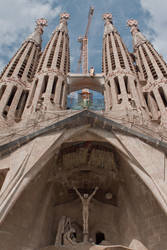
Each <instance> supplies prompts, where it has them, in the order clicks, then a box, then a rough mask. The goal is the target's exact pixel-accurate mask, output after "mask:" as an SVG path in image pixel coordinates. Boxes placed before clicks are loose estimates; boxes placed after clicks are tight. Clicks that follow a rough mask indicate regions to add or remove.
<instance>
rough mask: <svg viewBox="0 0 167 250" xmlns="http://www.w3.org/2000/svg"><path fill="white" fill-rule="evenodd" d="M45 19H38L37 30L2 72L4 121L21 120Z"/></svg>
mask: <svg viewBox="0 0 167 250" xmlns="http://www.w3.org/2000/svg"><path fill="white" fill-rule="evenodd" d="M46 25H47V22H46V20H45V19H43V18H41V19H38V20H37V21H36V28H35V31H34V32H33V33H32V34H31V35H30V36H29V37H28V38H27V39H26V40H25V41H24V42H23V44H22V46H21V47H20V48H19V49H18V51H17V52H16V54H15V55H14V56H13V58H12V59H11V60H10V62H9V64H8V65H7V66H6V67H5V69H4V70H3V72H2V74H1V79H0V84H1V85H0V117H1V120H2V121H3V123H5V122H8V123H10V121H11V122H12V121H13V120H16V121H19V120H20V118H21V115H22V113H23V110H24V107H25V103H26V100H27V97H28V94H29V90H28V89H29V88H30V86H31V85H32V80H33V78H34V75H35V72H36V69H37V65H38V61H39V57H40V54H41V43H42V39H41V36H42V34H43V27H44V26H46Z"/></svg>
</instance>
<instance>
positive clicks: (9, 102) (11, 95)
mask: <svg viewBox="0 0 167 250" xmlns="http://www.w3.org/2000/svg"><path fill="white" fill-rule="evenodd" d="M16 91H17V87H16V86H14V87H13V88H12V91H11V93H10V96H9V99H8V101H7V104H6V106H5V108H4V110H3V117H4V118H6V117H7V115H8V112H9V107H10V106H11V104H12V101H13V99H14V96H15V94H16Z"/></svg>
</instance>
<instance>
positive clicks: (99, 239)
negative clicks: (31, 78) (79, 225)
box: [96, 232, 105, 245]
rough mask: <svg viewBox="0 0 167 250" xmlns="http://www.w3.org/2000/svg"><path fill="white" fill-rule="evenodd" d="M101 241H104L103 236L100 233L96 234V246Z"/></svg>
mask: <svg viewBox="0 0 167 250" xmlns="http://www.w3.org/2000/svg"><path fill="white" fill-rule="evenodd" d="M103 240H105V235H104V233H102V232H97V233H96V244H97V245H99V244H100V243H101V242H102V241H103Z"/></svg>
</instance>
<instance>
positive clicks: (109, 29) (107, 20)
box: [103, 13, 117, 36]
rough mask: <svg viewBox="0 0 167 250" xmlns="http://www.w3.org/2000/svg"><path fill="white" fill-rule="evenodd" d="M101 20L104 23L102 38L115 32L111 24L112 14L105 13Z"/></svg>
mask: <svg viewBox="0 0 167 250" xmlns="http://www.w3.org/2000/svg"><path fill="white" fill-rule="evenodd" d="M103 19H104V21H105V24H104V36H105V35H107V34H109V33H111V32H117V30H116V28H115V27H114V25H113V22H112V14H111V13H105V14H104V15H103Z"/></svg>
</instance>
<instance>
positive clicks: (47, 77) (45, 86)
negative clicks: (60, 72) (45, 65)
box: [42, 76, 49, 94]
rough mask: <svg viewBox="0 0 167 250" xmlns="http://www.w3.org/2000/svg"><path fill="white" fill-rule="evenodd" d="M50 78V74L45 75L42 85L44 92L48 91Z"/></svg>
mask: <svg viewBox="0 0 167 250" xmlns="http://www.w3.org/2000/svg"><path fill="white" fill-rule="evenodd" d="M48 79H49V76H45V77H44V81H43V86H42V94H43V93H45V92H46V89H47V85H48Z"/></svg>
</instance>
